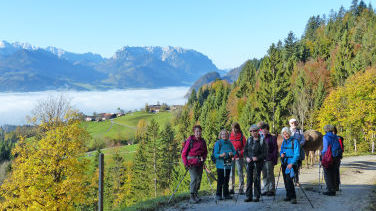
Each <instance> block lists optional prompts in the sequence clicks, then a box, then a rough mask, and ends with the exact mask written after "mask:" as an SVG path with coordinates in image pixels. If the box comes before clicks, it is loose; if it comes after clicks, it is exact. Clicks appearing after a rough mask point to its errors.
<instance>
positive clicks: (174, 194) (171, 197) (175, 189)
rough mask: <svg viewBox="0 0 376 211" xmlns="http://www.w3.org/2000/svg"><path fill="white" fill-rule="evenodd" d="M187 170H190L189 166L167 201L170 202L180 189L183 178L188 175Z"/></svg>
mask: <svg viewBox="0 0 376 211" xmlns="http://www.w3.org/2000/svg"><path fill="white" fill-rule="evenodd" d="M187 172H188V168H187V169H186V170H185V173H184V176H183V177H182V178H181V180H180V182H179V184H178V186H177V187H176V188H175V191H174V192H173V193H172V195H171V196H170V199H169V200H168V202H167V203H170V201H171V199H172V197H174V195H175V193H176V191H177V190H178V188H179V186H180V184H181V182H183V179H184V178H185V175H187Z"/></svg>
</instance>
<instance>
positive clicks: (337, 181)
mask: <svg viewBox="0 0 376 211" xmlns="http://www.w3.org/2000/svg"><path fill="white" fill-rule="evenodd" d="M340 166H341V160H339V161H338V165H337V180H336V190H339V185H340V184H341V175H340V173H339V168H340Z"/></svg>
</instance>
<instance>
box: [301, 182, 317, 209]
mask: <svg viewBox="0 0 376 211" xmlns="http://www.w3.org/2000/svg"><path fill="white" fill-rule="evenodd" d="M298 184H299V188H300V190H301V191H302V192H303V193H304V195H305V197H306V198H307V200H308V202H309V203H310V204H311V207H312V208H314V207H313V204H312V202H311V200H309V198H308V196H307V194H306V193H305V191H304V189H303V187H302V185H301V184H300V183H299V182H298Z"/></svg>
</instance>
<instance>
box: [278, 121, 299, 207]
mask: <svg viewBox="0 0 376 211" xmlns="http://www.w3.org/2000/svg"><path fill="white" fill-rule="evenodd" d="M281 134H282V137H283V141H282V145H281V152H280V155H281V168H282V175H283V181H284V183H285V189H286V197H285V198H284V199H283V200H284V201H291V203H292V204H296V203H297V201H296V193H295V187H294V182H293V178H294V177H295V176H296V172H297V164H298V160H299V157H300V144H299V142H298V140H296V139H295V138H294V137H293V136H292V134H291V130H290V129H289V128H287V127H284V128H283V129H282V131H281Z"/></svg>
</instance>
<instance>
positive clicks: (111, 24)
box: [0, 0, 375, 68]
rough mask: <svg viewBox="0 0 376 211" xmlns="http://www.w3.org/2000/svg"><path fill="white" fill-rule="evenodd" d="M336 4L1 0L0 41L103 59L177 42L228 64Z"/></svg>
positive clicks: (307, 0)
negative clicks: (133, 48) (126, 48)
mask: <svg viewBox="0 0 376 211" xmlns="http://www.w3.org/2000/svg"><path fill="white" fill-rule="evenodd" d="M365 2H366V4H368V2H369V1H365ZM341 5H343V6H344V7H345V9H348V8H349V7H350V5H351V0H346V1H338V0H304V1H303V0H300V1H299V0H279V1H277V0H275V1H270V0H269V1H256V0H244V1H240V0H232V1H228V0H223V1H220V0H216V1H214V0H189V1H188V0H187V1H179V0H159V1H157V0H153V1H152V0H150V1H146V0H134V1H128V0H119V1H94V0H91V1H89V0H63V1H51V0H44V1H41V0H34V1H30V0H24V1H20V0H13V1H1V6H0V40H6V41H8V42H16V41H18V42H28V43H30V44H32V45H35V46H39V47H47V46H54V47H58V48H62V49H65V50H68V51H72V52H77V53H84V52H93V53H98V54H101V55H102V56H104V57H110V56H112V55H113V54H114V53H115V51H116V50H118V49H120V48H121V47H123V46H162V47H165V46H178V47H183V48H188V49H195V50H197V51H200V52H202V53H203V54H205V55H207V56H208V57H209V58H210V59H212V60H213V62H214V64H216V65H217V66H218V67H219V68H233V67H236V66H239V65H240V64H241V63H243V62H244V61H246V60H247V59H250V58H254V57H256V58H260V57H262V56H264V55H265V54H266V51H267V49H268V48H269V46H270V45H271V43H273V42H277V41H278V40H283V39H284V38H285V37H286V36H287V34H288V32H289V31H293V32H294V33H295V34H296V35H297V36H298V37H300V36H301V35H302V33H303V32H304V28H305V25H306V23H307V20H308V18H309V17H310V16H312V15H322V14H327V15H328V14H329V12H330V10H331V9H334V10H335V11H338V9H339V8H340V6H341ZM373 6H375V3H373Z"/></svg>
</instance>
